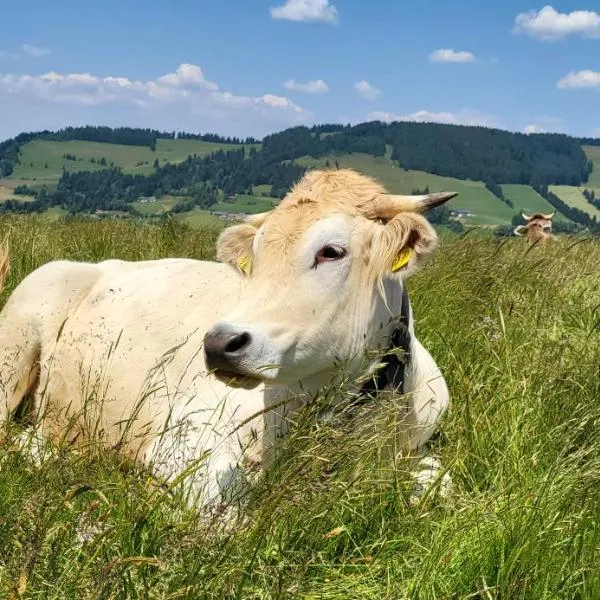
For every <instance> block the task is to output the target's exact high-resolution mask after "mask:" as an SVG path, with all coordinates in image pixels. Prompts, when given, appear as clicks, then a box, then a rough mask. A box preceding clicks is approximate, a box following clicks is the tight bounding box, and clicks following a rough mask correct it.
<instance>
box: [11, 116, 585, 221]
mask: <svg viewBox="0 0 600 600" xmlns="http://www.w3.org/2000/svg"><path fill="white" fill-rule="evenodd" d="M165 140H166V141H169V140H171V141H173V143H183V142H181V141H185V140H188V141H189V140H196V141H197V142H198V143H200V142H202V143H204V146H203V148H204V149H205V150H206V151H204V152H203V153H202V154H196V153H195V151H190V152H189V153H188V154H187V155H185V156H181V157H180V158H179V159H176V160H170V159H167V160H165V159H164V158H163V159H161V160H162V163H161V162H160V161H159V160H158V158H150V160H149V162H148V161H147V162H146V163H141V164H148V165H150V164H152V167H150V166H148V170H147V171H146V172H143V173H138V172H131V171H130V172H125V171H124V170H123V169H122V168H121V167H120V166H119V165H118V164H116V165H115V164H114V163H113V161H112V160H111V157H110V150H106V152H108V153H109V156H108V157H107V158H102V159H100V160H99V159H93V158H92V159H90V160H91V163H93V164H91V163H85V164H87V165H88V166H89V168H86V167H85V166H78V165H77V163H76V161H77V160H81V159H78V157H77V156H74V155H73V154H65V155H64V156H63V158H65V159H68V160H67V163H64V164H63V165H62V167H61V169H62V171H59V172H58V173H57V175H56V177H57V179H56V181H55V183H54V184H53V185H50V186H48V187H47V188H46V187H42V188H41V189H40V188H39V185H38V189H37V190H33V188H26V189H21V190H20V192H21V193H22V194H27V193H29V192H32V193H33V192H35V195H36V199H35V201H33V202H28V203H19V202H15V201H14V200H11V201H10V202H5V203H4V205H3V210H17V211H20V212H21V211H23V212H31V211H39V210H44V209H45V208H47V207H48V206H51V205H55V206H62V207H63V208H65V209H67V210H69V211H71V212H81V211H94V210H98V209H105V210H106V209H108V210H110V209H113V210H114V209H125V210H127V209H128V207H129V205H130V204H131V203H132V202H134V201H135V200H137V199H138V198H140V197H144V196H157V197H160V196H161V195H164V194H172V195H176V196H182V197H185V198H186V201H187V202H188V204H189V205H190V206H198V207H202V208H208V207H210V206H212V205H213V204H215V203H216V202H217V201H218V198H222V197H223V196H230V195H235V194H245V193H252V190H253V189H255V188H256V187H258V186H268V189H269V194H270V196H272V197H282V196H283V195H284V194H285V192H286V191H287V190H288V189H289V187H290V186H291V185H292V184H293V182H294V181H296V180H297V179H298V178H299V177H300V176H301V175H302V173H303V172H304V171H305V170H306V165H307V160H306V159H307V157H309V158H310V159H316V160H320V159H323V161H324V160H325V158H327V157H329V158H330V157H336V156H348V155H356V154H360V155H366V156H371V157H378V158H379V159H383V158H385V160H386V161H388V163H389V164H390V165H393V166H395V167H400V168H402V169H404V170H405V171H407V172H408V171H409V170H415V171H422V172H427V173H429V174H433V175H437V176H443V177H452V178H455V179H460V180H471V181H480V182H483V183H484V184H486V187H487V188H488V190H489V191H491V192H492V193H493V194H494V195H495V196H498V198H500V199H501V200H502V201H504V200H505V199H504V198H503V197H502V190H501V189H500V186H501V185H503V184H521V185H527V186H532V187H533V188H535V189H537V190H539V189H542V188H544V187H547V186H552V185H562V186H582V185H584V184H585V183H586V182H587V181H588V179H589V177H590V174H591V173H592V170H593V163H592V162H591V161H590V160H589V159H588V157H587V156H586V153H585V152H584V150H583V149H582V140H579V139H577V138H573V137H570V136H567V135H562V134H521V133H512V132H508V131H502V130H497V129H489V128H484V127H464V126H457V125H440V124H431V123H408V122H396V123H391V124H385V123H382V122H379V121H374V122H370V123H362V124H360V125H355V126H349V125H348V126H344V125H319V126H315V127H311V128H308V127H294V128H291V129H287V130H285V131H282V132H280V133H276V134H273V135H269V136H267V137H265V138H264V139H263V140H262V141H260V142H259V141H258V140H255V139H253V138H247V139H241V138H235V137H234V138H224V137H221V136H218V135H215V134H204V135H196V134H187V133H178V132H161V131H157V130H152V129H134V128H117V129H111V128H108V127H70V128H66V129H63V130H60V131H56V132H50V131H43V132H38V133H24V134H21V135H19V136H17V137H16V138H14V139H12V140H7V141H5V142H2V143H0V176H4V177H10V176H11V175H12V174H14V173H17V172H19V170H20V169H21V170H22V167H23V166H24V165H23V162H24V157H23V154H24V150H25V148H26V146H27V145H31V144H32V143H42V141H44V142H46V143H47V142H52V143H55V142H69V141H79V142H74V143H82V142H90V143H91V142H93V143H102V144H104V146H103V148H113V147H114V148H117V146H118V147H120V148H122V147H124V146H126V147H132V148H134V147H137V148H139V149H140V151H141V150H144V152H145V153H147V154H149V156H152V155H153V154H155V155H157V154H158V152H157V144H158V145H160V144H162V143H166V142H165ZM592 142H594V140H592V141H590V140H587V144H588V145H593V144H592ZM596 142H597V140H596ZM207 148H208V150H207ZM68 161H73V162H68ZM71 165H73V167H71ZM32 166H33V165H32ZM46 167H47V165H46ZM75 167H77V168H75ZM32 179H36V178H35V177H33V178H32ZM42 179H43V178H42ZM15 193H18V192H15ZM186 206H187V205H186Z"/></svg>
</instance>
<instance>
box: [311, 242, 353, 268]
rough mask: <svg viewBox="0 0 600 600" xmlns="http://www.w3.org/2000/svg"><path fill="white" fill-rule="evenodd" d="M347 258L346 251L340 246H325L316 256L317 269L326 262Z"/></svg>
mask: <svg viewBox="0 0 600 600" xmlns="http://www.w3.org/2000/svg"><path fill="white" fill-rule="evenodd" d="M344 256H346V249H345V248H342V247H340V246H324V247H323V248H321V249H320V250H319V251H318V252H317V255H316V256H315V267H316V266H317V265H320V264H321V263H324V262H332V261H334V260H340V259H341V258H344Z"/></svg>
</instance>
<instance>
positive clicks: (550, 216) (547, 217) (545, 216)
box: [542, 211, 556, 221]
mask: <svg viewBox="0 0 600 600" xmlns="http://www.w3.org/2000/svg"><path fill="white" fill-rule="evenodd" d="M555 214H556V211H554V212H551V213H550V214H549V215H545V214H544V213H542V217H544V219H546V220H547V221H549V220H550V219H551V218H552V217H553V216H554V215H555Z"/></svg>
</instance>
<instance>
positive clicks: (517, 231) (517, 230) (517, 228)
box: [513, 225, 527, 237]
mask: <svg viewBox="0 0 600 600" xmlns="http://www.w3.org/2000/svg"><path fill="white" fill-rule="evenodd" d="M522 229H527V227H525V225H517V226H516V227H515V228H514V230H513V233H514V234H515V235H518V236H520V237H523V234H522V233H521V230H522Z"/></svg>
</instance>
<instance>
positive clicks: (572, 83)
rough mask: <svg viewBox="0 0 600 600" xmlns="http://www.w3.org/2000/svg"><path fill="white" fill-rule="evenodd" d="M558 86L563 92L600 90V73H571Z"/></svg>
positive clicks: (585, 71) (589, 71)
mask: <svg viewBox="0 0 600 600" xmlns="http://www.w3.org/2000/svg"><path fill="white" fill-rule="evenodd" d="M556 86H557V87H558V88H560V89H561V90H566V89H577V88H579V89H582V88H588V89H589V88H600V72H599V71H591V70H589V69H587V70H584V71H571V72H570V73H569V74H568V75H567V76H566V77H563V78H562V79H561V80H560V81H559V82H558V83H557V84H556Z"/></svg>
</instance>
